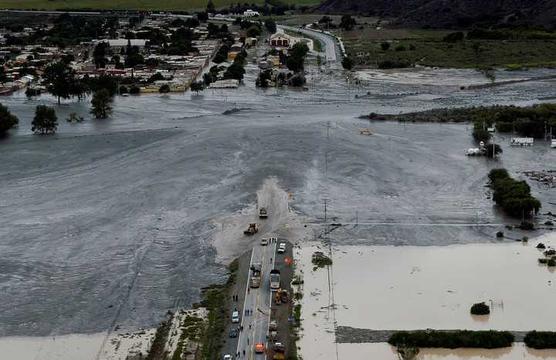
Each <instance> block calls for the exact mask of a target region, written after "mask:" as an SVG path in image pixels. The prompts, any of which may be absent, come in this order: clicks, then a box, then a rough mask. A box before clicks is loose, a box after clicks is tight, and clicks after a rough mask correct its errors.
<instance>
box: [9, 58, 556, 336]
mask: <svg viewBox="0 0 556 360" xmlns="http://www.w3.org/2000/svg"><path fill="white" fill-rule="evenodd" d="M249 66H250V68H249V69H248V74H247V77H246V80H245V82H246V84H247V85H246V86H244V87H241V88H240V89H238V90H218V91H213V90H208V91H205V93H204V94H203V95H200V96H191V95H190V94H189V93H187V94H181V95H169V96H166V95H164V96H160V95H148V96H138V97H133V96H130V97H117V98H116V99H115V101H114V113H113V116H112V118H110V119H107V120H104V121H97V120H93V119H91V117H90V114H89V113H88V111H89V105H88V102H86V101H85V102H70V101H65V102H63V104H62V105H60V106H59V107H58V106H56V103H55V99H53V98H51V97H49V96H42V97H39V98H36V99H33V100H28V99H26V98H25V97H24V96H23V95H22V94H15V95H14V96H11V97H5V98H2V99H0V100H1V102H2V103H3V104H5V105H7V106H8V107H9V108H10V109H11V111H12V112H13V113H15V114H16V115H17V116H18V117H19V118H20V126H19V128H18V129H16V130H15V131H14V132H13V133H12V134H11V136H9V137H8V138H6V139H2V140H0V163H1V164H2V166H1V167H0V187H1V188H2V192H1V194H0V211H1V213H2V216H1V217H0V290H1V291H0V336H16V335H25V336H28V335H37V336H49V335H60V334H71V333H96V332H102V331H106V330H107V329H114V328H115V327H116V326H119V327H120V328H123V329H131V330H133V329H137V328H139V327H149V326H152V325H155V324H156V323H158V321H160V319H161V318H162V317H163V315H164V313H165V312H166V311H167V310H173V309H176V308H178V307H181V306H189V305H191V304H192V303H193V302H195V301H197V300H198V299H199V289H200V288H201V287H203V286H206V285H209V284H211V283H214V282H218V281H223V280H224V279H225V276H226V270H225V261H222V260H223V259H224V260H229V259H231V258H233V257H234V255H237V254H240V253H241V252H243V251H244V250H246V248H247V247H249V246H251V243H250V242H249V240H245V239H243V240H242V241H241V242H238V243H237V244H235V245H234V244H233V242H230V241H224V242H219V241H216V242H215V239H216V240H218V239H229V238H230V237H229V236H217V235H216V234H217V232H218V231H222V229H228V230H229V229H236V227H234V226H228V227H227V226H226V224H225V223H226V220H227V219H229V218H230V217H232V218H236V217H234V216H235V215H241V214H243V213H244V212H245V211H246V209H250V208H251V209H252V208H254V206H255V203H256V201H257V191H260V190H261V189H263V190H264V187H263V185H264V184H265V181H267V180H268V179H273V180H272V181H273V182H274V183H275V184H276V186H277V187H279V188H280V189H283V191H285V192H286V193H287V194H288V197H289V206H290V207H291V208H292V209H293V210H294V211H295V213H296V214H298V215H299V217H300V219H302V220H299V221H302V222H303V225H307V229H308V231H312V232H313V233H312V235H313V236H315V237H317V236H319V235H320V234H321V233H322V227H320V226H319V223H320V222H321V221H322V220H323V215H324V214H323V203H324V199H327V201H328V203H327V204H328V216H329V219H333V221H338V222H342V223H346V226H344V227H342V228H341V229H339V230H338V231H336V232H335V241H337V242H338V243H339V244H359V245H369V244H385V245H392V244H396V245H400V244H406V245H444V244H462V243H484V242H492V241H495V239H494V237H493V234H494V233H495V232H496V231H497V230H498V229H500V228H503V225H504V224H505V223H507V222H508V221H509V220H508V219H506V218H504V216H503V215H501V214H499V213H498V212H496V211H495V210H493V207H492V203H491V200H489V199H487V198H486V196H485V188H484V184H485V182H486V174H487V172H488V170H489V169H490V168H492V167H495V166H500V165H503V166H506V167H508V168H509V169H510V170H511V171H512V173H514V174H519V173H520V172H521V171H525V170H537V169H539V168H545V167H546V164H550V163H554V162H553V161H552V160H553V159H554V155H553V154H554V153H553V152H550V149H548V148H547V146H546V144H538V145H536V146H534V147H532V148H529V149H520V150H516V149H510V148H509V146H507V144H503V148H504V151H505V153H504V157H503V158H502V160H501V161H500V162H499V163H496V164H493V163H489V162H487V161H485V159H468V158H466V157H465V156H464V150H465V149H467V148H468V147H470V146H471V145H472V140H471V137H470V129H469V126H467V125H465V124H457V125H456V124H444V125H436V124H406V125H403V124H398V123H373V124H369V123H368V122H366V121H362V120H360V119H358V118H357V117H358V116H359V115H361V114H363V113H369V112H371V111H374V112H389V113H398V112H400V111H414V110H418V109H425V108H434V107H443V106H465V105H486V104H496V103H504V104H507V103H515V104H529V103H535V102H539V101H542V100H541V99H542V98H544V97H546V96H549V95H554V94H553V93H554V89H555V87H554V83H553V82H551V81H535V82H526V83H520V84H515V85H512V86H500V87H495V88H485V89H480V90H460V87H459V86H458V82H459V80H457V81H454V80H451V77H453V76H454V75H453V74H454V73H440V74H439V75H438V77H437V78H436V79H435V81H431V79H428V80H427V81H426V83H425V82H423V83H421V81H420V80H419V77H418V76H417V77H406V80H405V81H400V76H394V80H392V79H390V77H392V75H391V74H392V73H388V74H387V76H386V75H385V76H384V77H383V78H376V79H374V80H373V79H371V80H368V81H366V82H365V84H363V85H357V86H353V85H350V86H348V85H347V84H346V82H345V79H344V77H343V75H341V74H340V75H337V76H336V75H329V74H327V73H326V72H323V73H316V72H314V71H312V72H311V75H310V77H311V82H310V85H309V87H308V89H307V90H306V91H290V90H285V89H282V90H275V89H271V90H268V91H261V90H257V89H255V88H254V86H253V85H252V84H253V83H254V78H255V76H256V74H257V71H256V69H255V68H254V67H253V66H251V65H249ZM547 72H550V71H548V70H537V71H531V72H524V73H504V74H501V75H500V76H501V77H518V78H522V77H524V76H536V75H539V76H540V75H546V73H547ZM455 73H457V74H459V75H458V77H457V78H458V79H463V78H470V77H477V78H476V80H477V81H480V75H478V74H477V73H475V72H471V71H467V70H466V71H455ZM385 74H386V73H385ZM426 76H428V77H429V78H430V76H429V75H426ZM402 78H403V76H402ZM475 82H476V81H475V80H474V81H473V83H475ZM367 94H370V95H367ZM355 95H362V97H358V98H356V97H355ZM363 95H364V96H363ZM39 104H47V105H52V106H56V110H57V113H58V117H59V119H60V126H59V131H58V134H56V135H55V136H52V137H39V136H34V135H32V134H31V131H30V123H31V121H32V117H33V112H34V108H35V106H36V105H39ZM231 109H235V111H232V112H231V114H229V115H224V114H223V113H224V112H225V111H226V110H231ZM71 112H76V113H77V114H78V115H80V116H83V117H85V119H86V120H85V122H83V123H81V124H69V123H66V122H65V120H64V119H65V118H66V117H67V116H68V114H69V113H71ZM361 127H371V128H372V129H373V132H374V134H375V135H373V136H361V135H360V134H359V128H361ZM532 187H533V191H534V192H535V194H536V195H540V197H541V199H542V200H543V206H545V207H544V208H543V209H544V210H546V211H548V210H550V209H551V206H553V205H550V202H552V203H556V200H550V201H545V200H546V199H551V198H552V199H554V194H553V192H550V191H549V190H547V189H544V188H542V186H536V185H534V184H532ZM552 211H553V212H556V210H552ZM355 222H357V226H356V225H353V224H354V223H355ZM350 223H351V224H352V225H349V224H350ZM219 224H220V225H221V226H220V227H219V226H218V225H219ZM222 224H223V225H222ZM237 229H241V228H240V227H239V225H238V226H237ZM425 235H426V236H425ZM515 236H521V234H516V235H515ZM292 240H294V241H297V240H300V239H292ZM215 244H216V246H219V244H224V245H225V249H224V248H223V249H216V248H215ZM217 250H220V252H219V251H217ZM396 251H398V253H392V254H389V256H394V255H395V256H404V255H403V254H404V253H405V252H404V251H403V249H402V248H400V249H399V250H396ZM485 251H486V250H485ZM219 253H220V254H223V253H225V256H221V257H218V256H217V255H218V254H219ZM368 255H369V256H370V255H371V254H368ZM492 255H493V256H494V255H495V254H492ZM407 256H416V257H418V258H420V257H426V256H427V255H426V253H419V252H418V250H416V249H413V248H410V249H408V252H407ZM446 256H447V257H449V256H452V255H450V254H447V255H446ZM468 257H470V255H468ZM461 259H462V260H463V258H461ZM462 260H459V259H458V258H457V257H456V259H451V260H449V259H447V258H444V257H442V258H439V260H438V261H440V262H441V263H442V264H448V263H451V264H452V265H454V266H457V268H458V269H460V271H462V272H465V269H463V268H462V266H463V264H462V263H465V262H464V261H462ZM471 260H472V259H471ZM339 261H340V260H339ZM393 261H394V259H393V260H392V262H393ZM493 262H494V263H496V261H493ZM533 262H534V261H533ZM454 263H459V264H454ZM385 265H388V264H385ZM390 265H392V266H393V265H395V264H394V263H392V264H390ZM507 265H508V266H510V265H512V264H511V263H509V264H507ZM400 266H401V267H402V268H403V266H404V265H400ZM531 268H535V264H532V265H531ZM396 270H400V269H396V268H394V269H392V271H393V273H394V274H395V271H396ZM423 271H424V270H423ZM540 271H542V270H540V269H539V272H540ZM400 274H401V273H400ZM425 274H426V273H421V276H424V275H425ZM456 275H457V274H456ZM456 275H454V276H456ZM416 276H419V273H417V274H416ZM457 276H459V275H457ZM546 276H548V275H546ZM508 278H509V277H508ZM518 279H521V278H518ZM376 285H378V284H376ZM387 285H388V283H384V284H383V286H387ZM445 285H446V286H444V287H443V288H442V291H448V290H452V288H451V287H450V286H449V285H450V283H447V284H445ZM346 286H347V284H346ZM469 287H471V284H469ZM465 289H467V288H465ZM383 290H384V289H383ZM386 290H388V291H391V292H392V291H394V292H395V291H398V289H392V290H390V289H389V288H387V289H386ZM386 290H384V291H386ZM456 290H457V289H456ZM415 291H420V290H419V289H415ZM423 291H427V292H431V291H432V289H427V288H423ZM543 291H545V290H543ZM546 291H548V290H546ZM543 294H544V293H543V292H542V291H541V290H539V301H542V298H541V295H543ZM439 295H440V294H439ZM479 295H484V296H492V297H493V300H496V301H498V300H499V298H500V297H504V296H505V294H492V295H491V294H488V293H485V294H482V293H470V294H469V295H468V297H466V298H462V299H469V300H471V299H473V300H475V297H479ZM412 296H414V297H415V301H416V304H419V301H418V299H419V297H418V295H412ZM459 296H464V295H462V294H457V295H454V296H453V298H457V297H459ZM442 298H445V299H447V300H446V301H448V300H449V299H451V298H452V297H450V295H449V293H445V292H442ZM342 301H343V300H342ZM354 301H355V302H354V303H352V304H349V303H348V302H347V299H346V301H345V303H346V306H352V307H357V306H363V305H362V304H361V303H359V302H358V301H359V300H358V299H355V300H354ZM374 301H379V300H374ZM438 301H441V300H438ZM442 301H443V300H442ZM461 301H463V300H461ZM461 301H460V302H461ZM448 303H449V304H452V303H450V302H448ZM436 304H437V305H438V304H440V303H436ZM461 304H462V305H461V306H464V305H463V302H461ZM504 305H505V306H504V310H500V311H499V310H496V311H497V312H495V313H494V314H493V315H492V321H493V322H494V323H499V324H500V326H502V325H504V324H505V323H504V322H505V321H506V322H508V321H510V320H509V319H513V318H512V317H510V316H507V315H506V314H507V313H508V312H509V311H510V310H509V309H511V306H512V303H511V302H510V303H507V302H506V303H505V304H504ZM453 306H455V305H453ZM465 306H467V304H465ZM508 306H510V308H509V309H508ZM531 309H533V306H531ZM437 310H438V309H437ZM455 310H456V309H453V308H450V307H448V308H447V309H444V310H442V309H440V311H444V312H446V313H449V311H454V312H453V314H455V315H454V316H456V318H455V319H460V320H462V321H463V320H465V321H467V322H469V324H475V326H477V327H480V324H478V323H476V322H473V321H471V320H470V319H464V316H463V315H461V317H460V315H457V314H456V313H455ZM498 311H499V312H500V313H501V314H502V316H501V317H500V318H498V317H497V316H498V315H497V314H498ZM531 311H532V310H531ZM450 314H452V313H450ZM346 316H348V317H349V316H353V315H348V314H346ZM531 316H532V315H531ZM355 320H356V319H353V321H354V322H355ZM430 320H431V321H432V320H434V321H436V322H437V323H441V322H442V321H444V320H442V319H440V318H438V319H437V318H435V317H433V316H432V315H431V318H430ZM350 321H351V320H350ZM377 321H380V324H381V325H383V326H387V325H392V326H393V325H398V324H399V325H402V323H401V321H402V317H399V318H397V319H396V318H394V319H391V318H390V317H388V318H386V317H384V318H382V319H380V318H378V319H377ZM396 321H398V323H397V322H396ZM446 321H448V320H446ZM511 321H513V323H512V322H511ZM511 321H510V323H508V324H507V325H510V324H512V325H516V326H517V325H519V324H520V323H519V321H518V319H513V320H511ZM523 321H525V320H523ZM407 322H408V323H406V324H405V325H411V323H412V322H414V324H415V325H420V322H419V319H415V318H414V317H412V316H408V317H407ZM525 325H527V323H524V325H523V326H525Z"/></svg>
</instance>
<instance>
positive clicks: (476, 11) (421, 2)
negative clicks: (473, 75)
mask: <svg viewBox="0 0 556 360" xmlns="http://www.w3.org/2000/svg"><path fill="white" fill-rule="evenodd" d="M319 10H320V11H323V12H331V13H361V14H368V15H376V16H383V17H392V18H395V19H396V22H397V23H400V24H404V25H411V26H430V27H434V28H458V27H459V28H467V27H470V26H473V25H478V26H486V25H501V24H508V25H533V26H544V27H546V28H550V29H555V28H556V0H324V2H323V3H322V5H321V6H320V8H319Z"/></svg>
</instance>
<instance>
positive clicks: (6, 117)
mask: <svg viewBox="0 0 556 360" xmlns="http://www.w3.org/2000/svg"><path fill="white" fill-rule="evenodd" d="M18 123H19V119H18V118H17V117H16V116H15V115H13V114H12V113H11V112H10V110H8V108H7V107H6V106H4V105H2V104H0V135H3V134H5V133H6V132H7V131H8V130H10V129H11V128H13V127H14V126H16V125H17V124H18Z"/></svg>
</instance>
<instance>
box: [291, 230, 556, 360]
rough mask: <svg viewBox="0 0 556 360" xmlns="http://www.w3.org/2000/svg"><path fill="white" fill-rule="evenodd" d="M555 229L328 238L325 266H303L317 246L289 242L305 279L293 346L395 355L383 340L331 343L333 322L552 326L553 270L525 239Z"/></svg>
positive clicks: (437, 355)
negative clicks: (493, 237)
mask: <svg viewBox="0 0 556 360" xmlns="http://www.w3.org/2000/svg"><path fill="white" fill-rule="evenodd" d="M555 235H556V234H554V233H553V234H548V235H545V236H543V237H541V238H539V239H536V240H531V241H529V243H528V244H523V243H521V242H511V243H510V242H504V243H500V244H471V245H454V246H444V247H438V246H428V247H417V246H404V247H391V246H368V247H359V246H358V247H355V246H345V247H336V248H334V249H333V261H334V265H333V268H332V272H328V271H327V269H319V270H316V271H313V266H312V264H311V260H310V259H311V255H312V253H313V252H314V251H315V250H317V249H318V246H317V245H316V244H311V245H307V246H304V247H302V248H301V249H299V250H298V258H300V259H301V260H300V263H299V264H298V267H299V270H300V271H302V272H303V275H304V281H305V283H304V289H303V291H304V297H303V300H302V318H303V337H302V339H301V341H300V345H301V348H302V350H301V354H302V356H303V357H304V358H306V359H316V358H320V359H328V358H330V359H336V358H337V357H336V353H337V354H338V358H340V359H368V358H372V359H396V358H397V357H396V354H395V352H394V350H393V349H392V348H391V347H390V346H389V345H387V344H384V343H382V344H381V343H379V344H336V343H335V342H334V340H335V338H334V322H336V324H337V325H338V326H352V327H356V328H366V329H375V330H397V329H400V330H408V329H426V328H435V329H477V330H478V329H498V330H533V329H536V330H553V329H554V322H553V319H555V318H556V308H555V307H554V306H553V303H554V300H555V299H556V284H554V282H555V280H556V274H554V271H551V270H549V269H548V268H547V267H546V266H540V265H538V263H537V258H539V257H540V256H541V255H542V254H541V253H540V251H539V250H537V249H536V248H535V245H536V244H537V243H538V242H539V241H542V242H543V243H545V244H546V245H556V236H555ZM320 250H325V251H326V249H322V248H321V249H320ZM329 284H332V286H331V287H330V289H331V290H332V291H329ZM478 301H485V302H487V303H488V304H490V305H491V309H492V310H491V311H492V312H491V315H490V316H487V317H472V316H471V315H470V314H469V308H470V306H471V305H472V304H473V303H474V302H478ZM333 303H335V304H336V306H335V309H336V310H335V311H333V310H332V307H330V305H331V304H333ZM369 356H372V357H369ZM418 358H419V359H423V360H434V359H453V360H459V359H466V360H474V359H507V360H513V359H548V358H556V352H555V351H535V350H532V349H527V348H526V347H525V346H524V345H523V344H516V345H515V346H514V347H512V348H507V349H498V350H480V349H457V350H449V349H424V350H422V351H421V353H420V355H419V357H418Z"/></svg>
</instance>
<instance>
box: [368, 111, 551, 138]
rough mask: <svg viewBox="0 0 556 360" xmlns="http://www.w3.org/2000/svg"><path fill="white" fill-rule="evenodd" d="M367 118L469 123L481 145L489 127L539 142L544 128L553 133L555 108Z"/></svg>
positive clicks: (442, 112)
mask: <svg viewBox="0 0 556 360" xmlns="http://www.w3.org/2000/svg"><path fill="white" fill-rule="evenodd" d="M368 118H369V119H372V120H396V121H411V122H440V123H443V122H456V123H457V122H472V123H474V124H476V125H475V129H474V133H473V136H474V138H475V140H477V141H485V142H486V141H488V140H489V139H490V134H489V133H488V131H487V128H488V127H491V126H493V125H495V126H496V130H497V131H499V132H513V131H515V133H517V134H519V135H522V136H528V137H534V138H543V137H544V135H545V129H546V128H545V127H550V126H552V127H554V128H555V129H556V104H537V105H533V106H528V107H517V106H513V105H510V106H502V105H495V106H488V107H469V108H454V109H447V108H444V109H434V110H427V111H421V112H414V113H407V114H399V115H381V114H375V113H371V114H369V115H368Z"/></svg>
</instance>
